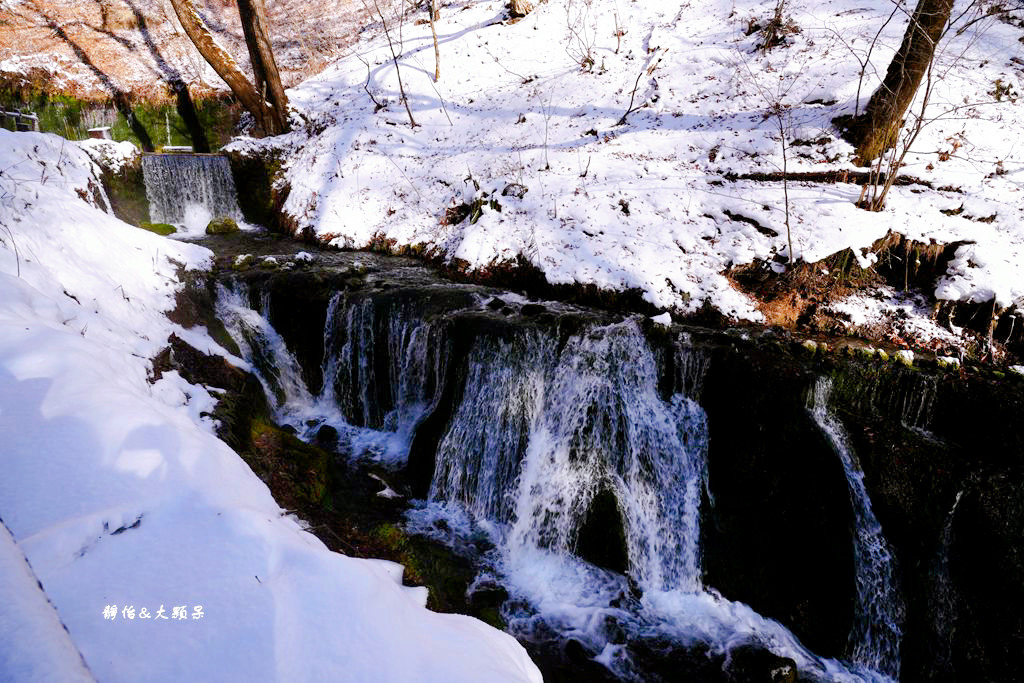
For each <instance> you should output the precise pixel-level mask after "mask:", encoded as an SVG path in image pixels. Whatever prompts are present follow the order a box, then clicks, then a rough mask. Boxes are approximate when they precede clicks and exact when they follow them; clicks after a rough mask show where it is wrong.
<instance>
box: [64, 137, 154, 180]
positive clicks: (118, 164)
mask: <svg viewBox="0 0 1024 683" xmlns="http://www.w3.org/2000/svg"><path fill="white" fill-rule="evenodd" d="M77 144H78V146H79V147H81V148H82V149H83V150H85V152H86V154H88V155H89V157H90V158H91V159H92V160H93V161H95V162H96V163H97V164H99V165H100V166H101V167H103V168H105V169H107V170H109V171H110V172H111V173H119V172H120V171H121V170H122V169H123V168H124V167H125V166H127V165H130V164H132V163H134V162H135V161H136V160H137V159H138V157H139V154H140V153H141V152H140V151H139V148H138V147H136V146H135V145H133V144H132V143H130V142H128V141H127V140H122V141H121V142H114V141H113V140H99V139H95V138H89V139H88V140H80V141H79V142H78V143H77Z"/></svg>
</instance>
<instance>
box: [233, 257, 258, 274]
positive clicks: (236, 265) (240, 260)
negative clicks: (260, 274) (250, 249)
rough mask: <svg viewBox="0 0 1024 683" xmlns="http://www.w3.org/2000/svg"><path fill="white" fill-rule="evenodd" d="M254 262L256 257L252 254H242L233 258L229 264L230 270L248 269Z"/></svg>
mask: <svg viewBox="0 0 1024 683" xmlns="http://www.w3.org/2000/svg"><path fill="white" fill-rule="evenodd" d="M255 264H256V257H255V256H253V255H252V254H242V255H240V256H238V257H236V258H235V260H234V262H233V263H232V264H231V270H239V271H241V270H249V269H250V268H252V267H253V266H254V265H255Z"/></svg>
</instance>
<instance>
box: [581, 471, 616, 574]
mask: <svg viewBox="0 0 1024 683" xmlns="http://www.w3.org/2000/svg"><path fill="white" fill-rule="evenodd" d="M575 552H576V554H577V555H578V556H580V557H582V558H583V559H584V560H586V561H587V562H590V563H591V564H595V565H597V566H598V567H603V568H605V569H610V570H611V571H613V572H619V573H620V574H625V573H626V571H627V570H628V569H629V552H628V550H627V549H626V526H625V523H624V522H623V520H622V512H621V511H620V510H619V503H618V501H617V500H616V499H615V494H614V493H612V491H611V490H610V489H608V488H607V487H602V488H601V490H600V491H598V493H597V495H595V496H594V498H593V500H591V501H590V509H589V510H587V515H586V518H585V519H584V521H583V525H582V526H581V527H580V530H579V532H578V534H577V536H576V551H575Z"/></svg>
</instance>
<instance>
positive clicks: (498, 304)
mask: <svg viewBox="0 0 1024 683" xmlns="http://www.w3.org/2000/svg"><path fill="white" fill-rule="evenodd" d="M487 308H489V309H491V310H492V311H497V310H499V309H503V308H508V304H506V303H505V302H504V301H502V300H501V299H499V298H498V297H494V298H493V299H491V300H490V301H488V302H487Z"/></svg>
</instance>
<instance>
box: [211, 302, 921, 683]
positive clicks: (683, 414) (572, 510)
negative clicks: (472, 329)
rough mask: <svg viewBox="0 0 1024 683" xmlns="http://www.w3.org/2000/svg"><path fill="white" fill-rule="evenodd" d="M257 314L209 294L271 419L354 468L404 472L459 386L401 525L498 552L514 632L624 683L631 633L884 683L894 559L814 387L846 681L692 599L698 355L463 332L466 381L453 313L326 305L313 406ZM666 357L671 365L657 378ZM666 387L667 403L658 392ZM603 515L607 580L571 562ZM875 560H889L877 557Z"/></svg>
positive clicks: (615, 339) (581, 335) (752, 625)
mask: <svg viewBox="0 0 1024 683" xmlns="http://www.w3.org/2000/svg"><path fill="white" fill-rule="evenodd" d="M264 298H265V297H253V296H251V295H250V293H249V291H248V290H247V288H246V287H245V286H244V285H242V284H240V283H238V282H233V283H231V284H230V285H228V286H225V285H220V286H219V287H218V303H217V310H218V314H219V316H220V317H221V319H222V320H223V321H224V323H225V326H226V328H227V329H228V331H229V333H230V334H231V335H232V337H234V339H235V340H236V341H237V342H238V344H239V347H240V351H241V353H242V355H243V356H244V357H245V359H246V360H247V361H248V362H249V363H250V364H251V365H252V366H253V367H254V368H255V370H256V372H257V374H258V375H259V377H260V380H261V381H262V382H263V384H264V387H265V388H266V391H267V394H268V396H270V397H272V400H273V402H274V404H275V406H274V407H275V417H276V419H278V421H280V422H283V423H288V424H292V425H293V426H295V427H296V429H297V431H298V432H299V434H300V436H303V437H304V438H312V436H313V434H314V433H315V431H316V429H318V428H319V426H320V425H321V424H324V423H325V422H326V423H328V424H331V425H332V426H335V427H336V428H337V430H338V432H339V436H340V437H342V438H343V439H344V440H345V442H346V444H347V448H348V449H349V451H350V453H351V454H352V455H354V456H367V455H368V456H369V457H372V458H375V459H377V460H380V461H385V462H391V463H396V464H397V463H400V462H401V461H402V459H403V458H405V457H406V456H407V455H408V451H409V445H410V442H411V439H412V437H413V435H414V433H415V431H416V428H417V426H418V425H419V424H420V423H421V422H422V420H423V419H425V416H427V415H430V414H432V413H433V412H434V411H436V410H437V408H438V405H439V401H440V398H439V394H440V392H441V388H442V385H444V383H445V382H446V381H449V382H450V381H451V380H446V379H445V378H446V377H448V376H449V375H453V374H454V376H459V377H460V378H461V379H460V383H459V386H460V391H459V392H458V393H456V395H455V397H454V399H453V400H454V402H453V404H452V405H451V407H450V410H451V413H450V416H449V417H448V418H447V419H446V424H445V425H444V426H443V429H442V432H441V433H440V434H439V436H438V442H437V445H436V449H435V460H434V475H433V479H432V481H431V484H430V490H429V496H428V497H429V501H427V502H425V503H423V504H422V505H421V506H419V507H417V508H415V509H413V510H411V511H410V512H409V528H410V530H412V531H414V532H416V531H418V532H421V533H427V534H434V535H435V537H438V538H441V537H444V538H445V540H446V541H447V542H452V543H453V545H456V546H458V543H459V542H460V539H459V538H455V537H456V536H460V535H461V538H462V540H467V541H469V543H463V545H462V547H464V548H470V547H476V542H475V541H473V540H472V539H473V538H478V534H479V533H480V532H483V533H485V534H486V535H487V536H488V537H489V538H490V541H491V543H493V546H494V549H493V550H492V551H490V552H488V553H487V555H486V557H484V558H481V559H482V561H483V562H484V570H483V571H484V574H483V575H482V576H484V575H486V576H489V577H490V579H488V580H498V581H500V582H501V583H502V584H503V585H504V586H505V587H506V588H507V590H508V592H509V593H510V595H511V596H512V597H513V598H514V599H513V600H511V601H509V602H508V603H506V605H505V607H504V608H503V609H504V610H505V612H504V616H505V618H506V622H507V624H508V629H509V630H510V631H511V632H512V633H514V634H516V635H519V636H521V637H524V638H525V639H531V638H533V637H534V636H537V637H540V638H550V637H551V634H552V633H554V634H560V637H563V638H565V637H572V638H575V639H577V640H579V641H581V642H583V643H584V644H585V646H586V647H587V648H588V649H590V650H591V651H593V652H597V653H599V655H598V656H597V658H596V659H597V661H599V662H601V663H603V664H605V665H606V666H607V667H608V668H609V669H611V670H612V671H613V672H615V673H616V674H617V675H619V676H620V677H622V678H634V679H636V678H643V676H644V673H643V668H642V666H640V668H637V666H639V665H637V664H636V663H635V662H633V661H632V659H631V656H632V655H631V651H630V650H629V649H628V646H627V642H624V641H623V639H622V636H621V635H620V636H616V635H614V632H618V633H620V634H621V633H622V632H626V633H628V634H630V635H629V636H628V637H627V641H630V639H635V638H654V639H655V640H658V639H662V640H664V639H668V640H670V641H673V642H679V643H681V644H684V645H692V644H702V646H705V647H709V648H711V650H712V651H715V652H718V653H720V654H724V655H725V656H729V653H730V652H731V651H732V649H733V648H735V647H737V646H740V645H744V644H755V645H758V646H760V647H763V648H765V649H768V650H771V651H773V652H775V653H776V654H778V655H780V656H783V657H788V658H791V659H793V660H794V661H795V662H796V664H797V666H798V668H799V670H800V671H801V674H802V675H805V676H807V677H809V678H811V679H821V680H833V681H855V680H870V681H875V680H887V678H886V677H885V676H883V675H882V674H879V673H878V671H882V672H885V673H888V674H892V675H895V673H896V668H897V667H898V646H899V623H900V619H901V614H899V613H898V612H892V611H891V609H892V607H893V606H898V605H899V604H900V603H899V596H898V594H895V589H894V588H892V585H893V575H892V568H891V556H890V555H889V554H888V551H887V549H886V547H885V545H884V539H882V538H881V535H880V528H878V525H877V520H875V519H874V516H873V515H872V514H871V513H870V502H869V501H867V497H866V493H865V492H864V489H863V483H862V482H861V481H860V479H859V477H858V476H857V469H856V465H855V463H854V461H853V460H852V458H853V456H852V451H850V450H849V449H848V447H846V446H845V443H846V442H845V440H844V435H843V433H842V431H841V427H840V426H838V423H837V422H836V421H835V420H834V418H832V417H831V416H830V415H828V413H827V410H826V409H825V406H826V402H827V393H828V388H827V385H823V387H824V388H819V390H818V391H817V392H816V394H815V398H814V401H813V404H812V406H811V410H812V414H814V415H815V419H816V420H818V421H819V425H820V426H821V427H822V429H823V430H825V431H826V433H828V434H830V438H833V442H834V444H836V450H837V452H839V453H840V455H841V457H843V459H844V467H846V469H847V476H848V477H849V478H850V480H851V495H852V496H853V497H854V498H855V499H857V500H859V501H863V504H862V505H860V506H859V507H858V506H855V507H857V508H858V510H860V512H859V513H858V514H859V516H858V530H859V534H858V538H857V541H856V542H857V544H858V549H857V557H858V558H859V559H858V596H859V599H860V602H859V604H860V605H861V606H860V608H859V612H858V613H859V614H863V615H867V616H866V617H865V619H864V620H863V624H864V625H859V626H858V628H859V629H861V630H859V631H857V632H856V633H857V634H858V635H857V636H856V639H857V645H856V646H855V647H854V648H853V649H854V652H853V658H854V660H855V663H856V664H857V666H856V667H855V669H854V670H853V671H851V670H850V669H849V668H848V667H846V666H844V665H843V664H842V663H840V662H837V661H835V660H830V659H823V658H820V657H817V656H815V655H814V654H812V653H811V652H809V651H808V650H807V649H806V648H804V647H803V646H802V645H801V643H800V642H799V641H798V640H797V639H796V638H795V637H794V636H793V635H792V634H791V633H790V632H789V631H788V630H787V629H786V628H784V627H783V626H782V625H781V624H779V623H778V622H775V621H773V620H771V619H766V618H764V617H762V616H761V615H759V614H757V613H756V612H755V611H754V610H752V609H751V608H750V607H748V606H746V605H744V604H742V603H739V602H731V601H729V600H726V599H725V598H723V597H722V596H721V595H719V594H718V593H716V592H715V591H714V590H710V589H707V588H705V587H704V585H703V582H702V579H701V552H700V517H701V505H702V501H704V500H708V499H710V494H709V492H708V491H707V463H706V458H707V449H708V427H707V418H706V415H705V412H704V410H703V409H702V408H701V406H700V405H698V404H697V403H696V402H695V400H694V397H697V396H699V394H700V390H701V387H702V384H703V381H704V373H705V371H706V369H707V365H708V358H707V356H706V355H704V354H703V353H702V352H699V351H696V350H694V349H693V348H691V347H690V346H689V343H688V342H687V340H686V339H685V338H684V337H680V338H679V340H677V343H676V344H675V345H674V350H672V351H664V350H663V351H658V352H655V351H654V350H653V349H652V347H651V345H650V344H649V343H648V342H647V340H646V338H645V337H644V334H643V332H642V331H641V329H640V326H639V325H638V324H637V322H636V321H635V320H626V321H624V322H620V323H616V324H611V325H589V326H588V325H584V327H583V328H582V329H581V330H579V331H575V332H574V333H571V334H566V335H559V334H553V333H552V332H551V331H550V330H546V329H544V328H542V327H535V326H531V325H522V326H517V327H514V328H507V327H503V328H501V332H500V333H499V334H479V335H471V337H470V338H471V339H472V341H471V343H470V344H469V346H468V347H466V355H465V356H464V357H463V362H464V363H465V364H464V366H461V365H460V366H458V367H459V368H461V369H457V370H455V371H453V372H450V370H451V369H450V368H449V367H448V365H449V364H450V363H453V362H456V361H454V360H453V359H451V358H450V357H449V356H450V355H451V353H452V352H451V344H452V340H451V339H450V338H449V337H448V336H447V335H448V331H446V330H448V326H447V323H446V322H445V316H446V315H447V314H443V315H441V316H432V317H431V316H425V315H424V314H423V310H422V308H421V307H419V306H418V305H417V302H416V300H415V298H412V299H409V298H405V297H403V296H394V295H388V296H381V297H377V298H375V297H373V296H364V295H362V294H360V293H358V292H356V293H352V292H348V293H336V294H335V295H333V297H332V298H331V300H330V302H329V305H328V307H327V314H326V324H325V329H324V358H323V364H322V367H321V369H322V371H323V375H324V382H323V391H322V393H321V395H320V396H313V395H311V393H310V392H309V391H308V389H307V388H306V385H305V384H304V383H303V380H302V372H301V368H300V367H299V364H298V362H297V361H296V359H295V357H294V356H293V355H292V354H291V352H290V351H289V350H288V347H287V345H286V344H285V342H284V340H283V339H282V338H281V336H280V335H279V334H278V333H277V332H276V331H275V330H274V329H273V326H272V325H271V324H270V322H269V321H268V319H267V318H268V313H269V308H270V307H269V306H267V305H266V302H265V301H263V305H262V306H260V305H256V306H255V309H259V308H262V309H263V310H262V312H261V311H257V310H255V309H254V307H253V303H254V301H255V302H256V303H259V301H260V300H263V299H264ZM459 305H461V304H459ZM480 308H481V309H483V306H482V305H480ZM451 310H452V311H454V310H461V309H451ZM472 315H480V314H479V313H475V314H472ZM452 324H453V325H455V326H456V327H457V326H458V325H459V324H461V323H460V322H459V321H455V322H453V323H452ZM571 329H574V330H575V329H576V327H573V328H571ZM463 338H465V337H463ZM668 348H672V345H670V346H669V347H668ZM659 353H673V354H674V356H673V357H672V359H671V364H670V366H669V365H666V362H667V359H666V358H665V357H663V356H659ZM666 368H667V369H668V376H667V377H663V375H664V374H665V373H664V372H663V371H664V370H665V369H666ZM666 379H667V380H668V382H669V384H670V387H671V388H670V389H666V388H665V387H664V386H662V385H661V382H662V381H664V380H666ZM672 391H675V392H676V393H672ZM848 461H849V463H848ZM858 486H859V488H858ZM599 504H603V505H604V506H605V514H606V516H605V517H604V518H602V520H603V521H602V522H601V523H600V524H599V525H598V530H599V534H600V533H604V534H605V535H606V536H610V537H614V538H613V540H614V542H615V543H618V544H619V545H621V546H622V547H623V548H624V550H622V551H621V555H622V557H621V559H622V562H623V564H622V565H615V566H614V567H613V569H614V570H612V569H604V568H602V567H600V566H597V565H595V564H592V563H591V562H590V561H587V560H586V559H584V558H588V557H591V556H590V555H589V554H588V553H587V552H586V551H585V550H584V548H583V547H582V546H583V543H584V541H583V537H584V530H585V528H587V526H588V524H590V523H591V522H590V520H591V518H592V515H593V514H594V512H593V511H594V509H596V508H597V506H599ZM609 507H610V509H611V511H612V512H610V513H609V512H608V509H609ZM609 515H610V516H609ZM611 518H616V519H617V520H618V522H615V523H609V520H610V519H611ZM441 520H444V522H445V523H444V524H440V523H439V522H440V521H441ZM603 525H607V528H606V527H605V526H603ZM612 527H618V528H619V529H620V530H621V531H620V532H615V530H614V528H612ZM439 530H441V531H439ZM862 530H863V531H862ZM616 534H618V535H616ZM615 539H617V540H615ZM613 545H614V543H613ZM877 548H881V549H882V550H884V551H885V554H884V556H882V559H879V557H880V555H879V553H878V552H877ZM581 555H582V557H581ZM591 559H594V561H595V562H600V559H599V558H591ZM608 566H609V567H612V565H611V564H609V565H608ZM620 567H621V568H620ZM627 577H628V578H627ZM879 577H881V578H879ZM871 591H874V594H875V595H876V596H877V600H872V596H871V595H869V593H870V592H871ZM886 610H890V611H886ZM613 622H614V623H615V624H616V626H615V627H614V628H612V627H611V626H610V624H612V623H613ZM861 623H862V620H860V619H859V620H858V624H861ZM877 624H886V625H890V626H891V628H890V629H889V630H886V629H884V628H882V629H880V628H878V627H877ZM545 634H546V635H545ZM851 638H853V636H851ZM861 641H863V644H861ZM894 662H895V665H894V664H893V663H894Z"/></svg>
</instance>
